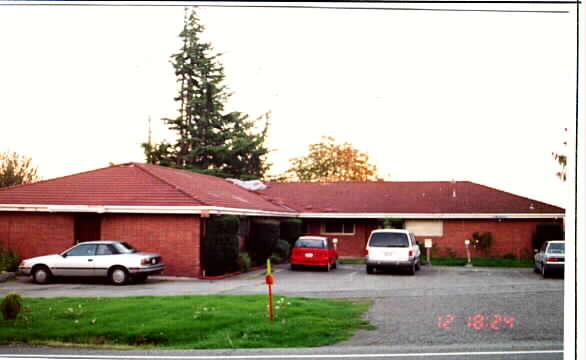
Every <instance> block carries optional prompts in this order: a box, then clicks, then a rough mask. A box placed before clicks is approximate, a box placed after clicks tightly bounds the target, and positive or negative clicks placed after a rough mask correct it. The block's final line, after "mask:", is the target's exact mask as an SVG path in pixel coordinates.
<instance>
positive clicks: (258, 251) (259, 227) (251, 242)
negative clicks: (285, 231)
mask: <svg viewBox="0 0 586 360" xmlns="http://www.w3.org/2000/svg"><path fill="white" fill-rule="evenodd" d="M279 235H280V226H279V224H278V223H268V222H253V223H252V224H251V236H250V238H249V239H248V241H247V244H246V248H247V250H248V253H249V254H250V257H251V258H252V262H253V263H254V264H256V265H263V264H265V263H266V262H267V259H268V258H269V257H270V256H271V255H272V253H273V249H274V247H275V245H276V242H277V240H278V239H279Z"/></svg>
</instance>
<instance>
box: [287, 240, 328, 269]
mask: <svg viewBox="0 0 586 360" xmlns="http://www.w3.org/2000/svg"><path fill="white" fill-rule="evenodd" d="M337 261H338V252H337V251H336V248H335V246H334V243H333V241H332V240H331V239H329V238H327V237H324V236H301V237H299V239H297V241H295V244H294V245H293V249H292V250H291V270H297V269H299V268H300V267H301V266H319V267H321V268H324V269H325V270H326V271H330V269H335V268H336V265H337Z"/></svg>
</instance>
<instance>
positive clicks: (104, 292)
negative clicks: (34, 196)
mask: <svg viewBox="0 0 586 360" xmlns="http://www.w3.org/2000/svg"><path fill="white" fill-rule="evenodd" d="M274 275H275V279H276V283H275V285H274V286H273V292H274V293H275V294H282V295H289V296H312V297H330V298H341V297H389V296H393V297H395V296H417V295H430V296H441V295H466V294H479V293H489V294H498V293H508V292H511V291H514V292H523V291H529V292H534V291H542V290H545V291H550V290H551V291H563V279H561V278H558V279H556V278H554V279H542V278H541V277H540V276H539V275H537V274H535V273H533V271H532V269H510V268H507V269H503V268H476V267H475V268H464V267H443V266H423V267H422V268H421V271H419V272H417V274H416V275H415V276H411V275H407V274H404V273H401V272H388V273H383V274H375V275H367V274H366V273H365V271H364V266H363V265H339V266H338V269H336V270H333V271H331V272H329V273H328V272H324V271H306V270H303V271H291V270H289V268H288V267H287V266H283V265H280V266H277V267H276V268H275V271H274ZM9 292H17V293H19V294H21V295H23V296H33V297H54V296H151V295H153V296H166V295H198V294H263V293H266V285H265V283H264V273H263V271H262V270H259V271H255V272H251V273H247V274H242V275H239V276H235V277H233V278H228V279H224V280H199V279H193V278H173V277H160V276H159V277H157V276H153V277H150V278H149V279H148V280H147V281H146V282H145V283H143V284H129V285H125V286H114V285H111V284H109V283H108V282H107V281H105V280H104V281H101V280H87V279H86V280H77V279H66V280H57V281H56V282H53V283H50V284H46V285H37V284H34V283H33V282H32V281H31V280H30V278H28V277H17V278H16V279H14V280H10V281H7V282H4V283H0V296H4V295H6V294H7V293H9Z"/></svg>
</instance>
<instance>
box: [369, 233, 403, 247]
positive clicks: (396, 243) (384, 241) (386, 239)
mask: <svg viewBox="0 0 586 360" xmlns="http://www.w3.org/2000/svg"><path fill="white" fill-rule="evenodd" d="M368 245H369V246H371V247H408V246H409V239H408V238H407V234H403V233H374V234H372V237H371V238H370V242H369V243H368Z"/></svg>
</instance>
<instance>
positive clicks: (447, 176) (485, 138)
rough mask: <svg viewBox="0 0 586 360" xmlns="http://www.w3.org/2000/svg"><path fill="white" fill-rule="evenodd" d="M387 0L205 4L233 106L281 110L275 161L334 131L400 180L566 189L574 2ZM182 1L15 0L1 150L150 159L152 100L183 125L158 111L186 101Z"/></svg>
mask: <svg viewBox="0 0 586 360" xmlns="http://www.w3.org/2000/svg"><path fill="white" fill-rule="evenodd" d="M351 5H352V6H357V5H358V3H353V4H351ZM0 6H1V5H0ZM327 6H335V4H333V3H328V4H327ZM380 6H383V5H379V7H380ZM384 6H386V7H389V8H390V7H392V8H394V10H343V9H283V8H282V9H275V8H224V7H222V8H218V7H201V8H199V11H198V14H199V16H200V18H201V20H202V22H203V24H204V25H205V26H206V33H205V37H206V39H207V40H209V41H210V42H212V44H213V46H214V48H215V49H216V50H217V51H218V52H221V53H223V56H222V58H221V61H222V63H223V65H224V67H225V74H226V85H228V86H229V88H230V90H231V91H232V92H233V93H234V95H233V96H232V98H231V102H230V104H229V108H230V109H232V110H238V111H242V112H245V113H248V114H249V115H250V116H251V117H257V116H259V115H261V114H263V113H264V112H266V111H271V112H272V117H271V128H270V132H269V139H268V145H269V147H270V148H271V149H273V152H272V153H271V156H270V158H269V161H270V162H271V163H273V164H274V165H273V168H272V170H271V173H280V172H282V171H284V170H286V169H287V166H288V159H290V158H292V157H296V156H301V155H303V154H305V153H306V151H307V147H308V145H309V144H311V143H315V142H318V141H320V137H321V136H323V135H328V136H332V137H334V138H335V139H336V140H338V141H339V142H345V141H347V142H351V143H352V144H353V145H354V146H355V147H356V148H358V149H360V150H363V151H366V152H368V154H369V155H370V157H371V160H372V161H373V162H374V163H375V164H376V165H377V166H378V168H379V172H380V175H382V176H384V177H385V178H386V179H389V180H395V181H417V180H452V179H455V180H469V181H474V182H478V183H481V184H484V185H488V186H492V187H495V188H498V189H501V190H505V191H510V192H513V193H515V194H518V195H522V196H527V197H531V198H533V199H536V200H541V201H545V202H548V203H551V204H554V205H562V206H563V205H565V204H566V201H565V200H566V199H565V197H566V192H567V191H566V190H567V188H568V185H567V184H563V183H562V182H561V181H560V180H559V179H558V178H556V176H555V173H556V172H557V171H558V170H559V168H558V165H557V163H556V162H555V160H554V159H553V157H552V155H551V153H552V152H553V151H558V152H560V151H562V152H563V151H570V150H571V148H569V149H568V148H564V146H563V145H562V144H563V142H564V141H566V140H569V139H571V132H572V131H573V129H574V127H575V83H576V31H575V30H576V14H575V12H574V9H575V5H560V4H557V5H550V4H534V5H515V6H514V7H511V5H498V4H494V5H474V4H461V5H458V6H456V5H439V4H437V5H433V4H405V5H403V4H390V5H384ZM406 8H410V9H409V10H405V9H406ZM413 8H418V9H419V10H416V9H413ZM401 9H403V10H401ZM432 9H435V10H437V9H442V10H459V11H431V10H432ZM461 10H475V11H461ZM478 10H507V11H478ZM511 10H514V11H511ZM183 14H184V10H183V7H182V6H150V7H146V6H141V7H138V6H133V7H129V6H14V5H11V6H6V4H4V6H1V7H0V34H2V36H0V48H1V49H2V56H1V57H0V101H1V102H2V105H1V106H0V151H6V150H10V151H16V152H18V153H21V154H24V155H27V156H29V157H32V158H33V161H34V162H35V164H36V165H38V167H39V170H40V173H41V175H42V176H43V177H44V178H53V177H57V176H64V175H69V174H73V173H77V172H81V171H86V170H92V169H95V168H99V167H104V166H107V165H108V163H109V162H114V163H122V162H128V161H138V162H144V156H143V153H142V149H141V148H140V143H141V142H144V141H145V140H146V139H147V135H148V119H149V117H150V118H152V130H153V137H154V139H155V140H157V141H159V140H161V139H163V138H169V136H170V135H171V134H170V133H169V132H168V131H166V129H165V126H164V124H163V123H162V122H161V121H160V119H161V118H163V117H175V116H176V107H177V106H176V104H175V103H174V101H173V98H174V97H175V96H176V83H175V76H174V70H173V67H172V65H171V63H170V56H171V54H173V53H175V52H177V51H178V49H179V47H180V41H179V39H178V36H177V35H178V34H179V32H180V31H181V28H182V25H183ZM564 128H568V129H569V132H570V133H569V134H566V133H565V132H564ZM169 139H171V138H169Z"/></svg>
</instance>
